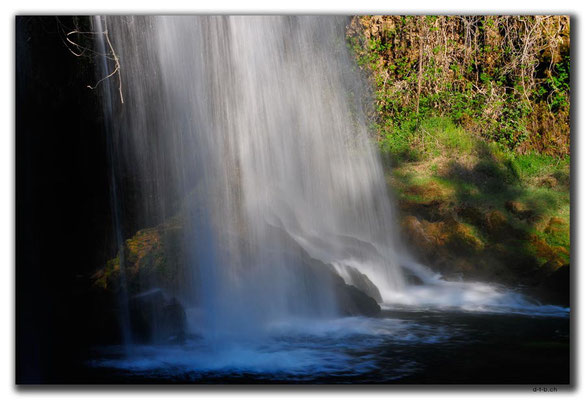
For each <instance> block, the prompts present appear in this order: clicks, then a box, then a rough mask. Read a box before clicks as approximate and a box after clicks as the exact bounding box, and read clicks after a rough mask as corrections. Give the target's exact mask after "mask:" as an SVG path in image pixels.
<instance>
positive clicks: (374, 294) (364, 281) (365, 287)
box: [344, 266, 382, 303]
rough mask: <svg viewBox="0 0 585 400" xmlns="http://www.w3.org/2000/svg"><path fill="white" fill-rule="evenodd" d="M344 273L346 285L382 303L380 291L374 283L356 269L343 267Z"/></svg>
mask: <svg viewBox="0 0 585 400" xmlns="http://www.w3.org/2000/svg"><path fill="white" fill-rule="evenodd" d="M344 268H345V271H346V273H347V278H348V282H347V284H349V285H352V286H355V287H356V288H358V289H359V290H361V291H362V292H364V293H365V294H367V295H368V296H370V297H371V298H373V299H374V300H376V301H377V302H378V303H382V295H381V294H380V290H379V289H378V287H377V286H376V285H374V283H373V282H372V281H371V280H370V278H368V276H367V275H365V274H362V273H361V272H360V271H358V270H357V269H355V268H353V267H350V266H345V267H344Z"/></svg>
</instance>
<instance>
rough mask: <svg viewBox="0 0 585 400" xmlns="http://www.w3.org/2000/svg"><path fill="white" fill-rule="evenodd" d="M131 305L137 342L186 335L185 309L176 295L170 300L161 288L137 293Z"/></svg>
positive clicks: (131, 325) (159, 340) (134, 336)
mask: <svg viewBox="0 0 585 400" xmlns="http://www.w3.org/2000/svg"><path fill="white" fill-rule="evenodd" d="M128 308H129V314H130V331H131V332H130V333H131V334H132V339H133V341H134V342H139V343H152V342H159V343H160V342H168V341H171V340H174V341H176V340H177V339H179V340H181V339H182V338H184V337H185V333H186V326H187V320H186V314H185V309H184V308H183V306H182V305H181V303H179V302H178V301H177V299H176V298H174V297H172V298H170V299H169V297H168V296H167V295H166V294H165V293H164V292H163V291H162V290H161V289H152V290H149V291H147V292H144V293H140V294H138V295H136V296H133V297H132V298H130V299H129V301H128Z"/></svg>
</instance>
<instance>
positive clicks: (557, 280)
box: [531, 264, 571, 307]
mask: <svg viewBox="0 0 585 400" xmlns="http://www.w3.org/2000/svg"><path fill="white" fill-rule="evenodd" d="M570 282H571V270H570V265H569V264H566V265H563V266H562V267H560V268H557V269H556V270H555V271H554V272H552V273H551V274H550V275H548V277H547V278H546V279H545V280H543V282H542V283H541V284H540V285H538V286H537V287H536V288H535V289H534V290H532V291H531V294H532V295H534V296H535V297H537V298H538V299H540V300H541V301H542V302H544V303H550V304H556V305H560V306H563V307H569V306H570V303H571V284H570Z"/></svg>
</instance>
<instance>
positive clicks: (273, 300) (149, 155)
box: [94, 16, 532, 336]
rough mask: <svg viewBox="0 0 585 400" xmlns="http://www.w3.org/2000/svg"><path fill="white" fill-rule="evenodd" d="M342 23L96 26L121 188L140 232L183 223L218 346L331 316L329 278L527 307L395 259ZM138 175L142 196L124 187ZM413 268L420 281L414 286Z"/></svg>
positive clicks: (391, 298) (451, 299) (134, 21)
mask: <svg viewBox="0 0 585 400" xmlns="http://www.w3.org/2000/svg"><path fill="white" fill-rule="evenodd" d="M346 23H347V19H346V18H343V17H315V16H310V17H309V16H303V17H292V16H258V17H252V16H168V17H158V16H157V17H153V16H147V17H144V16H142V17H117V16H108V17H106V18H103V17H97V18H96V19H95V21H94V25H96V26H102V28H100V29H102V30H100V32H101V33H100V34H98V35H97V36H98V40H97V41H98V43H101V44H100V45H99V46H97V48H98V52H99V53H101V55H102V58H103V62H104V63H105V65H106V67H105V68H102V70H101V74H102V76H107V75H109V74H111V73H112V72H111V71H113V69H112V68H111V67H110V68H109V69H108V67H107V65H111V64H112V63H113V62H114V61H119V64H120V69H119V71H117V73H116V74H113V75H112V76H110V77H109V78H107V79H106V80H104V84H103V86H104V87H106V90H105V91H104V92H103V93H104V97H106V101H105V103H104V104H105V112H106V115H107V118H110V119H111V120H112V121H113V122H112V125H113V126H114V127H113V128H112V129H111V131H112V132H114V133H115V134H113V133H111V135H112V139H111V140H112V141H113V144H112V148H113V149H115V151H114V153H115V155H116V156H115V158H116V160H114V161H113V163H112V164H113V165H116V166H117V170H116V171H114V172H115V174H117V175H118V178H117V179H114V183H115V184H116V185H115V188H114V192H116V191H117V190H118V191H124V190H127V191H137V193H139V196H136V198H137V200H136V201H137V203H136V204H135V205H134V206H136V207H137V208H139V210H140V218H141V219H140V221H141V223H142V225H143V226H152V225H156V224H157V223H160V222H161V221H166V220H169V219H171V218H179V219H180V220H181V221H183V223H184V225H185V230H184V232H185V233H184V234H185V240H184V246H185V247H186V249H185V252H184V254H185V256H186V257H187V258H188V260H186V263H187V265H188V266H189V270H190V271H191V274H190V277H191V279H190V282H184V286H185V293H184V296H183V297H184V299H183V300H185V301H187V302H191V304H192V305H193V306H194V308H196V309H197V310H198V311H197V315H198V317H197V322H196V324H197V326H198V327H200V328H202V330H203V331H204V332H206V333H207V334H208V335H210V336H218V335H224V334H229V333H230V332H236V334H237V335H238V336H245V335H246V334H247V333H250V334H252V335H256V334H258V331H259V330H260V331H261V330H262V328H263V327H264V326H266V325H267V324H270V323H272V322H274V321H277V320H282V319H283V318H287V317H290V318H296V317H303V318H305V317H321V318H329V317H335V316H337V315H339V313H340V304H339V300H338V298H337V297H336V294H335V290H336V289H335V282H336V281H335V279H333V278H332V276H333V275H335V276H337V278H341V279H343V281H345V283H347V284H351V285H355V286H358V287H360V284H361V285H362V287H360V289H362V290H364V291H368V290H370V292H368V294H369V295H370V296H371V297H373V298H375V299H376V300H377V301H378V302H379V303H400V304H407V305H412V304H424V305H426V304H433V303H436V304H439V305H440V306H450V305H451V306H453V305H454V306H462V305H463V306H469V307H471V308H472V309H474V308H473V307H476V308H475V309H477V308H479V307H480V306H482V305H484V304H487V305H489V306H493V307H496V308H497V307H501V306H503V305H507V304H510V303H513V304H516V305H518V306H519V307H520V308H522V307H524V308H530V307H532V304H530V303H528V302H526V300H525V299H524V298H521V297H518V295H516V294H510V293H507V292H506V293H505V292H502V291H501V290H499V289H498V288H495V287H493V286H489V285H483V284H482V285H474V284H467V283H453V282H445V281H443V280H441V279H440V278H439V277H437V276H436V275H435V274H433V273H432V272H430V270H428V269H427V268H426V267H424V266H421V265H418V264H416V263H414V262H412V260H411V259H410V257H409V256H408V254H406V253H404V252H403V251H401V250H400V249H401V246H400V243H399V242H400V241H399V239H398V237H397V234H396V232H395V225H397V224H396V218H395V215H394V211H393V207H392V205H391V200H390V198H389V194H388V193H387V184H386V182H385V179H384V174H383V170H382V166H381V162H380V160H379V156H378V154H377V152H376V148H375V145H374V143H373V139H372V137H371V136H370V133H369V132H368V121H367V118H366V113H365V111H364V105H363V104H362V100H363V99H364V98H365V97H366V96H364V93H363V92H362V90H363V88H364V87H366V86H367V85H365V83H364V82H363V81H361V78H360V74H359V73H358V72H357V70H356V66H355V64H354V62H353V60H352V58H351V55H350V54H349V52H348V50H347V47H346V43H345V40H344V38H345V25H346ZM110 46H111V50H107V49H108V47H110ZM100 48H101V50H99V49H100ZM114 53H115V54H114ZM120 95H123V98H124V103H123V104H122V103H121V100H122V99H121V98H120ZM112 103H115V104H116V106H112V105H111V104H112ZM127 176H131V177H132V178H133V181H134V182H135V185H137V186H138V188H134V187H131V188H129V187H126V186H124V185H125V183H126V182H127V181H128V179H126V177H127ZM136 182H137V183H136ZM404 268H407V269H409V270H410V273H411V274H415V275H417V276H419V277H420V281H421V282H422V285H419V286H418V287H416V288H412V287H409V286H408V285H407V284H406V283H405V278H404V276H403V269H404ZM360 282H361V283H360ZM364 282H365V283H364ZM364 288H365V289H364Z"/></svg>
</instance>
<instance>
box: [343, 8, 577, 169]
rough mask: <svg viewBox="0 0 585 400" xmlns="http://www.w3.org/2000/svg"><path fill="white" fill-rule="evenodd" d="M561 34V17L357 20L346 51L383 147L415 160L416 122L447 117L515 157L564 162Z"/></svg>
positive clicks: (565, 80)
mask: <svg viewBox="0 0 585 400" xmlns="http://www.w3.org/2000/svg"><path fill="white" fill-rule="evenodd" d="M568 30H569V25H568V18H567V17H563V16H554V17H551V18H543V17H542V16H536V17H510V16H503V17H499V16H485V17H480V16H478V17H475V16H466V17H456V16H453V17H447V16H424V17H423V16H409V17H395V16H383V17H368V16H364V17H356V18H354V20H353V22H352V24H351V25H350V29H349V31H348V44H349V47H350V48H351V49H352V51H353V53H354V54H355V55H356V60H357V63H358V65H360V66H361V67H362V68H363V69H365V70H367V71H368V72H369V73H370V76H371V77H372V82H373V84H374V94H375V106H376V108H375V116H374V117H375V119H376V121H377V128H378V129H379V132H381V139H382V141H384V142H385V143H383V146H386V147H388V146H390V148H392V149H394V150H398V149H399V150H400V153H401V154H403V155H405V156H408V157H410V158H412V157H414V154H413V152H412V151H409V150H408V149H407V148H406V147H407V144H408V143H410V141H412V140H416V139H415V138H413V137H412V135H413V134H414V135H416V134H419V135H424V134H425V130H424V129H418V128H420V123H421V122H422V121H426V120H429V118H434V117H444V118H446V119H447V120H449V121H453V122H454V123H456V124H457V125H460V126H462V127H464V128H467V129H468V130H470V131H473V132H475V133H476V134H477V135H479V136H481V137H483V138H484V139H486V140H487V141H495V142H497V143H500V144H502V145H504V146H506V147H507V148H509V149H510V150H514V151H516V152H518V153H526V152H530V151H538V152H541V153H549V154H553V155H557V156H559V155H564V154H568V153H569V139H568V136H569V124H568V118H569V113H568V110H569V106H570V57H569V33H568ZM545 50H546V51H545ZM541 104H544V105H545V107H546V108H547V110H548V112H547V113H546V115H543V113H542V107H541V106H540V105H541ZM413 126H414V127H416V129H413ZM543 132H544V133H545V134H543ZM389 134H392V135H395V136H396V139H393V140H391V141H390V142H388V141H387V140H386V139H387V138H386V137H387V136H388V135H389ZM421 140H424V139H423V138H421ZM396 146H398V147H397V148H396V149H395V148H394V147H396ZM394 150H393V151H394Z"/></svg>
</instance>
